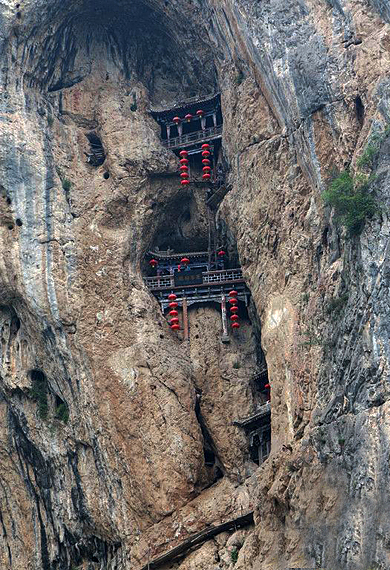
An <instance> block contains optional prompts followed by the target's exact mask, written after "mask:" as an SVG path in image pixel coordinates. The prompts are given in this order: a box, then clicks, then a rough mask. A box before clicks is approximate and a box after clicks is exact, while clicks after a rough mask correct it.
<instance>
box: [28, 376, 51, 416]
mask: <svg viewBox="0 0 390 570" xmlns="http://www.w3.org/2000/svg"><path fill="white" fill-rule="evenodd" d="M31 380H32V386H31V397H32V399H33V400H35V402H37V403H38V414H39V417H40V418H41V420H46V419H47V414H48V411H49V405H48V401H47V381H46V377H45V375H44V374H43V372H41V371H40V370H33V371H32V372H31Z"/></svg>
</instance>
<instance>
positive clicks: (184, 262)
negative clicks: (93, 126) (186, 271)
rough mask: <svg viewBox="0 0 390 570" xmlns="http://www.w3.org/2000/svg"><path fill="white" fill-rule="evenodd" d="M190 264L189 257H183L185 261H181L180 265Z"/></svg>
mask: <svg viewBox="0 0 390 570" xmlns="http://www.w3.org/2000/svg"><path fill="white" fill-rule="evenodd" d="M189 262H190V260H189V259H188V257H183V259H182V260H181V261H180V263H182V264H183V265H188V264H189Z"/></svg>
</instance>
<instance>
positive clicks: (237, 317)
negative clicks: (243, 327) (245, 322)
mask: <svg viewBox="0 0 390 570" xmlns="http://www.w3.org/2000/svg"><path fill="white" fill-rule="evenodd" d="M239 319H240V317H239V316H238V315H232V316H231V317H230V320H231V321H238V320H239Z"/></svg>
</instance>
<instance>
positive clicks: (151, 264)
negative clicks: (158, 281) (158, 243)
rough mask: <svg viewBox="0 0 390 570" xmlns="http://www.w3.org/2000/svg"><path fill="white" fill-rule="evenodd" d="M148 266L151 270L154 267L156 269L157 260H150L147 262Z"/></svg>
mask: <svg viewBox="0 0 390 570" xmlns="http://www.w3.org/2000/svg"><path fill="white" fill-rule="evenodd" d="M149 265H150V266H151V267H153V269H154V268H155V267H157V265H158V261H157V259H151V260H150V261H149Z"/></svg>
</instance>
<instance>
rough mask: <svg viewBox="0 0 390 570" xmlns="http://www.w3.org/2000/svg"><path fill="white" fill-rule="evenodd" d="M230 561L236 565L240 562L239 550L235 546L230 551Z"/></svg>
mask: <svg viewBox="0 0 390 570" xmlns="http://www.w3.org/2000/svg"><path fill="white" fill-rule="evenodd" d="M230 559H231V561H232V562H233V564H235V563H236V562H237V560H238V548H237V547H236V546H234V547H233V548H232V549H231V551H230Z"/></svg>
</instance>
